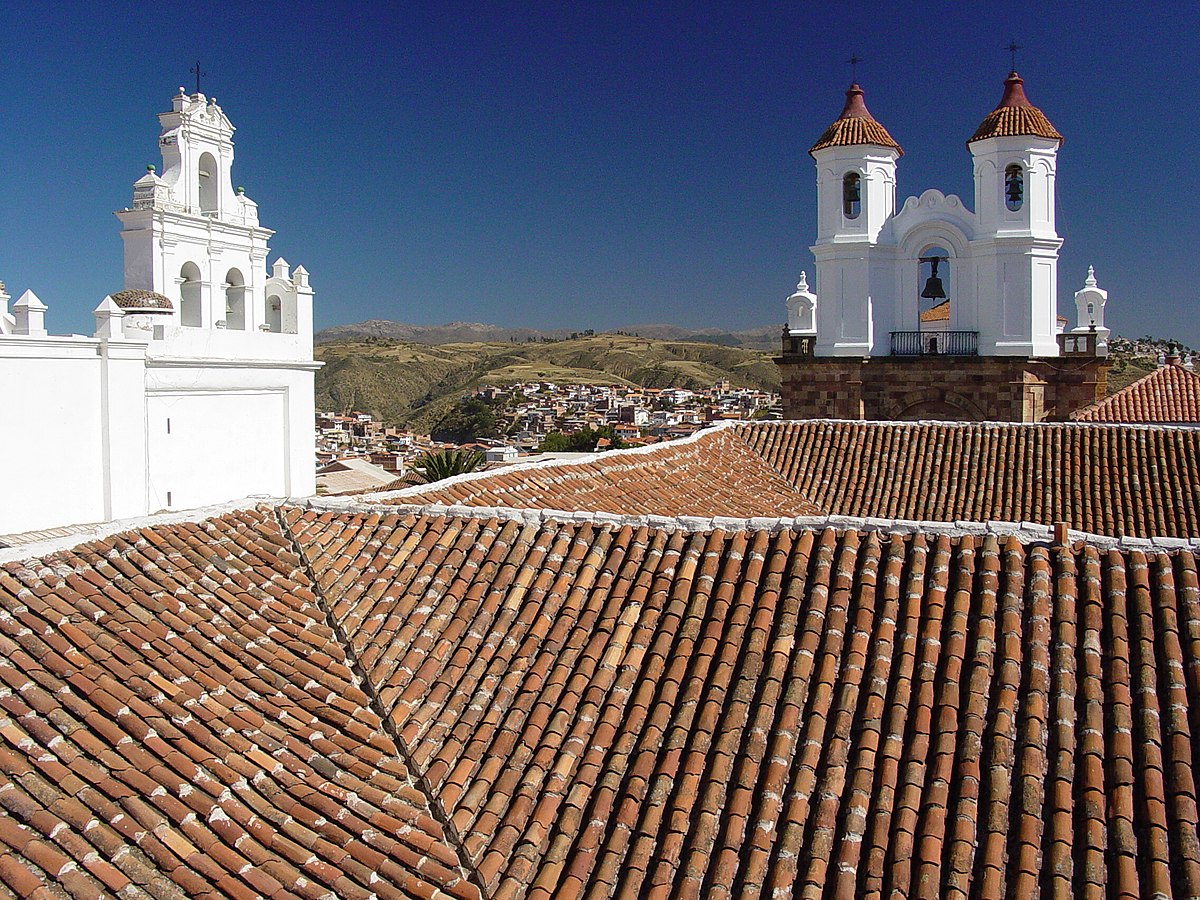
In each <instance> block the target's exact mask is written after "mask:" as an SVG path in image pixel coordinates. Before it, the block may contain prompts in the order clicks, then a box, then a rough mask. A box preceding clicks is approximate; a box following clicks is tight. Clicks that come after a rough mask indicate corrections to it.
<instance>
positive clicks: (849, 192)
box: [842, 172, 862, 219]
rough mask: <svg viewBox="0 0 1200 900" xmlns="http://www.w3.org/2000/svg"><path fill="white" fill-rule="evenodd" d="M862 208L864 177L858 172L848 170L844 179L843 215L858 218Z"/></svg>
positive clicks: (848, 217)
mask: <svg viewBox="0 0 1200 900" xmlns="http://www.w3.org/2000/svg"><path fill="white" fill-rule="evenodd" d="M861 210H862V177H861V176H860V175H859V174H858V173H857V172H847V173H846V177H845V178H843V179H842V215H844V216H845V217H846V218H847V219H857V218H858V214H859V212H860V211H861Z"/></svg>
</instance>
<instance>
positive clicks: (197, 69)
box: [190, 60, 208, 94]
mask: <svg viewBox="0 0 1200 900" xmlns="http://www.w3.org/2000/svg"><path fill="white" fill-rule="evenodd" d="M190 71H191V73H192V74H193V75H195V76H196V93H197V94H198V93H200V76H201V75H207V74H208V73H207V72H205V71H204V70H202V69H201V68H200V60H196V65H195V66H194V67H193V68H192V69H190Z"/></svg>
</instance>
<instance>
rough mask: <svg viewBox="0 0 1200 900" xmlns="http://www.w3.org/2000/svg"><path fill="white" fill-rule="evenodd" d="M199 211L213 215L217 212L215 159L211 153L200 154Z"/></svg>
mask: <svg viewBox="0 0 1200 900" xmlns="http://www.w3.org/2000/svg"><path fill="white" fill-rule="evenodd" d="M199 177H200V212H201V213H202V214H204V215H215V214H216V212H217V161H216V160H215V159H214V158H213V155H212V154H211V153H202V154H200V172H199Z"/></svg>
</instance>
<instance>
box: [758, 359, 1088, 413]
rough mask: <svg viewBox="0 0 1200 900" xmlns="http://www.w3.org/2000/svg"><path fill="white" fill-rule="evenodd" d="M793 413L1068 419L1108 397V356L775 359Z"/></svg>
mask: <svg viewBox="0 0 1200 900" xmlns="http://www.w3.org/2000/svg"><path fill="white" fill-rule="evenodd" d="M775 362H776V364H778V366H779V369H780V375H781V379H782V382H783V388H782V393H783V413H784V417H785V418H788V419H814V418H835V419H879V420H886V419H948V420H961V421H984V420H990V421H999V422H1042V421H1063V420H1065V419H1066V418H1067V417H1068V416H1069V415H1070V414H1071V413H1072V412H1073V411H1075V410H1076V409H1080V408H1082V407H1084V406H1087V405H1089V404H1091V403H1094V402H1095V401H1097V400H1099V399H1101V398H1103V397H1104V395H1105V393H1106V389H1107V380H1108V367H1109V363H1108V360H1107V359H1102V358H1095V357H1091V358H1087V359H1073V358H1060V359H1030V358H1025V357H1003V356H999V357H998V356H992V357H985V356H979V357H961V356H955V357H950V356H925V357H871V358H867V359H844V358H835V357H824V358H811V357H810V358H788V357H780V358H776V360H775Z"/></svg>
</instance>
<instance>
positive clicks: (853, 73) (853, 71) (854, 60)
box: [846, 53, 863, 82]
mask: <svg viewBox="0 0 1200 900" xmlns="http://www.w3.org/2000/svg"><path fill="white" fill-rule="evenodd" d="M862 61H863V60H862V57H860V56H859V55H858V54H857V53H856V54H854V55H853V56H851V57H850V58H849V59H848V60H846V62H848V63H850V80H851V81H853V82H857V81H858V64H859V63H860V62H862Z"/></svg>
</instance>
